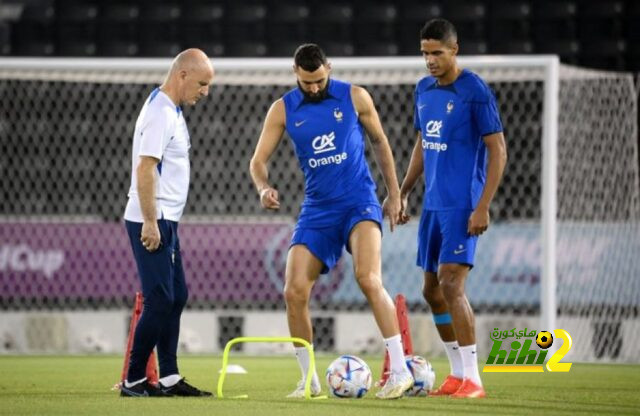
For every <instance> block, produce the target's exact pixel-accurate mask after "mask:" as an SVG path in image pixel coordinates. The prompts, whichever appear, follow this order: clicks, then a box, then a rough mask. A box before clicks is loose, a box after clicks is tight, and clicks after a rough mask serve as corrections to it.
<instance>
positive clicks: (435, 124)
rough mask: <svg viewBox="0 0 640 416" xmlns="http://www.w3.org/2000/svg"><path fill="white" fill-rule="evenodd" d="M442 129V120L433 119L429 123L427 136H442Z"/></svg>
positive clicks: (426, 131) (426, 130)
mask: <svg viewBox="0 0 640 416" xmlns="http://www.w3.org/2000/svg"><path fill="white" fill-rule="evenodd" d="M440 129H442V120H440V121H438V120H431V121H429V122H428V123H427V126H426V129H425V136H427V137H438V138H440Z"/></svg>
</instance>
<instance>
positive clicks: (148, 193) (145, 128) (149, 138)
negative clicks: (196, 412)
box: [120, 49, 214, 397]
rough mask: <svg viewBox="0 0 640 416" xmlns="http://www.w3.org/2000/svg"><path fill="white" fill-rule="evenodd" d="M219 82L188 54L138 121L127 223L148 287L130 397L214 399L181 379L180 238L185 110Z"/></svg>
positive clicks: (127, 386) (125, 387)
mask: <svg viewBox="0 0 640 416" xmlns="http://www.w3.org/2000/svg"><path fill="white" fill-rule="evenodd" d="M213 76H214V70H213V66H212V65H211V61H210V60H209V58H208V57H207V55H206V54H205V53H204V52H202V51H201V50H199V49H187V50H185V51H183V52H181V53H180V54H178V56H176V58H175V59H174V60H173V63H172V65H171V68H170V70H169V72H168V74H167V77H166V78H165V80H164V82H163V84H162V85H161V86H160V87H158V88H156V89H155V90H153V91H152V92H151V94H150V95H149V97H148V98H147V99H146V101H145V103H144V106H143V107H142V110H141V111H140V115H139V116H138V119H137V121H136V126H135V132H134V136H133V149H132V150H133V151H132V153H133V155H132V156H133V157H132V165H131V173H132V174H131V188H130V189H129V201H128V203H127V207H126V210H125V213H124V219H125V226H126V228H127V233H128V234H129V239H130V241H131V247H132V249H133V255H134V257H135V260H136V265H137V268H138V275H139V276H140V281H141V283H142V293H143V295H144V310H143V312H142V315H141V317H140V320H139V322H138V325H137V327H136V331H135V335H134V339H133V347H132V349H131V355H130V360H129V370H128V373H127V377H126V380H125V381H124V382H123V384H122V388H121V390H120V395H121V396H123V397H167V396H211V393H209V392H206V391H202V390H199V389H197V388H196V387H193V386H191V385H190V384H188V383H186V382H185V379H184V378H183V377H182V376H180V373H179V371H178V364H177V358H176V352H177V349H178V335H179V333H180V316H181V314H182V310H183V308H184V305H185V304H186V302H187V297H188V293H187V285H186V283H185V277H184V270H183V268H182V258H181V255H180V240H179V238H178V221H180V217H181V216H182V212H183V210H184V206H185V204H186V202H187V193H188V191H189V148H190V147H191V142H190V140H189V132H188V130H187V125H186V123H185V120H184V117H183V115H182V106H185V105H195V103H196V102H198V101H199V100H200V99H202V98H204V97H206V96H207V95H208V94H209V85H210V84H211V83H212V81H213ZM154 347H157V350H158V362H159V365H160V383H159V385H157V386H156V385H153V384H151V383H149V381H148V380H147V379H146V376H145V373H146V371H145V370H146V365H147V361H148V359H149V355H150V354H151V351H152V350H153V348H154Z"/></svg>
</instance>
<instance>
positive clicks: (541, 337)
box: [536, 331, 553, 350]
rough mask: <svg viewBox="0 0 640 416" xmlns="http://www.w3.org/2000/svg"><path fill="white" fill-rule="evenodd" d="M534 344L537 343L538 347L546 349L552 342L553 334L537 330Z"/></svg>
mask: <svg viewBox="0 0 640 416" xmlns="http://www.w3.org/2000/svg"><path fill="white" fill-rule="evenodd" d="M536 344H538V347H540V348H542V349H543V350H546V349H547V348H549V347H550V346H551V344H553V335H551V332H549V331H540V332H538V335H537V336H536Z"/></svg>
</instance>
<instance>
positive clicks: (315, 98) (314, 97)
mask: <svg viewBox="0 0 640 416" xmlns="http://www.w3.org/2000/svg"><path fill="white" fill-rule="evenodd" d="M296 82H297V83H298V88H299V89H300V92H301V93H302V95H303V96H304V100H305V101H307V102H311V103H319V102H320V101H322V100H324V99H325V98H327V92H328V90H329V80H327V84H326V85H325V86H324V88H323V89H321V90H319V91H318V92H316V93H315V94H311V93H308V92H306V91H305V90H304V89H303V88H302V85H300V81H296Z"/></svg>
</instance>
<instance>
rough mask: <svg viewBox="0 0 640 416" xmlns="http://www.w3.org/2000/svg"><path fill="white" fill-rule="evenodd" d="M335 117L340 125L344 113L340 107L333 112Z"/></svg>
mask: <svg viewBox="0 0 640 416" xmlns="http://www.w3.org/2000/svg"><path fill="white" fill-rule="evenodd" d="M333 116H334V117H335V118H336V121H337V122H338V123H342V111H340V107H337V108H336V109H335V110H333Z"/></svg>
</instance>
